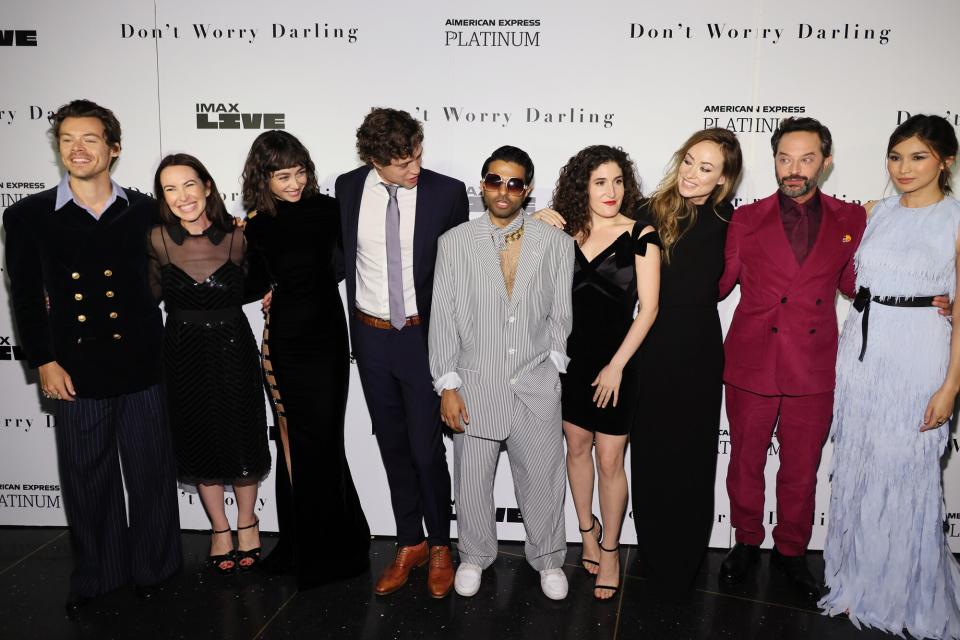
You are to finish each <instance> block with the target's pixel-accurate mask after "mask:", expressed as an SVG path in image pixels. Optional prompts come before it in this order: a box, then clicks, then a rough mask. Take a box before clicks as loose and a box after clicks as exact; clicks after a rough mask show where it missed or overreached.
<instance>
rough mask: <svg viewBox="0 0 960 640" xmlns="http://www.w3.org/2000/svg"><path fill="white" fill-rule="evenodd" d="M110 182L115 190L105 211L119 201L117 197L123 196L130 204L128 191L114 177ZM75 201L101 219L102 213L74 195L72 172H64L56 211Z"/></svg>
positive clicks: (58, 186) (59, 186) (58, 189)
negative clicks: (71, 182) (82, 202)
mask: <svg viewBox="0 0 960 640" xmlns="http://www.w3.org/2000/svg"><path fill="white" fill-rule="evenodd" d="M110 184H111V185H112V186H113V192H112V193H111V194H110V197H109V198H108V199H107V205H106V206H105V207H104V208H103V210H104V211H106V210H107V209H109V208H110V206H111V205H112V204H113V203H114V202H116V201H117V198H123V200H124V201H125V202H126V203H127V204H130V198H128V197H127V192H126V191H124V190H123V187H121V186H120V185H118V184H117V183H116V182H114V181H113V180H112V179H111V180H110ZM70 201H73V202H74V203H75V204H76V205H77V206H78V207H80V208H81V209H83V210H84V211H86V212H87V213H89V214H90V215H92V216H93V217H94V218H96V219H98V220H99V219H100V215H99V214H98V213H97V212H96V211H94V210H93V209H91V208H90V207H87V206H86V205H82V204H80V202H79V201H78V200H77V198H76V197H75V196H74V195H73V189H71V188H70V174H69V173H65V174H63V178H61V180H60V184H58V185H57V201H56V203H55V204H54V205H53V210H54V211H59V210H60V209H62V208H63V207H64V205H66V204H67V203H68V202H70Z"/></svg>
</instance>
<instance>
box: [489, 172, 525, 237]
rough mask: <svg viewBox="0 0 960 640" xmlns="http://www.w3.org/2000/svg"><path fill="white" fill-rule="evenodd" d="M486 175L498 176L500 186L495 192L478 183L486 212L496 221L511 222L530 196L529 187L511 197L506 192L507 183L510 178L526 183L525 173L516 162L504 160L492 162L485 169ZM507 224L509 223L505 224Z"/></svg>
mask: <svg viewBox="0 0 960 640" xmlns="http://www.w3.org/2000/svg"><path fill="white" fill-rule="evenodd" d="M487 173H488V174H491V173H493V174H496V175H498V176H500V178H501V180H500V184H499V187H498V188H497V190H496V191H494V190H492V189H490V188H489V187H488V186H485V183H484V182H481V183H480V190H481V192H482V194H483V204H485V205H486V206H487V211H489V212H490V215H492V216H493V217H494V218H497V219H498V220H506V221H509V220H512V219H513V218H514V216H516V215H517V213H518V212H519V211H520V209H521V207H523V203H524V201H525V200H526V199H527V196H529V195H530V187H529V186H527V188H525V189H524V190H523V192H522V193H520V194H515V195H511V194H510V193H508V192H507V183H508V182H509V181H510V179H511V178H517V179H519V180H520V181H522V182H524V183H526V171H525V170H524V168H523V167H522V166H520V165H519V164H517V163H516V162H507V161H506V160H494V161H493V162H491V163H490V166H488V167H487ZM507 224H509V222H507Z"/></svg>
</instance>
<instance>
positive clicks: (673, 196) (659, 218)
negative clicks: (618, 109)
mask: <svg viewBox="0 0 960 640" xmlns="http://www.w3.org/2000/svg"><path fill="white" fill-rule="evenodd" d="M701 142H713V143H715V144H717V145H719V147H720V153H721V154H722V155H723V170H722V176H723V177H724V178H725V180H724V181H723V184H718V185H717V186H716V187H715V188H714V190H713V193H711V194H710V197H709V200H708V201H709V202H710V203H711V204H712V205H713V206H714V207H716V206H717V205H718V204H720V203H721V202H724V201H725V200H727V198H728V197H729V196H730V194H731V193H733V189H734V187H735V186H736V182H737V180H738V179H739V178H740V170H741V168H742V167H743V155H742V153H741V152H740V142H739V141H738V140H737V136H735V135H734V134H733V133H732V132H731V131H728V130H727V129H721V128H719V127H714V128H711V129H703V130H702V131H697V132H695V133H694V134H693V135H692V136H690V137H689V138H687V141H686V142H684V143H683V146H682V147H680V148H679V149H678V150H677V152H676V153H674V154H673V158H671V160H670V164H669V166H668V167H667V172H666V174H665V175H664V177H663V180H662V181H661V182H660V184H659V185H658V186H657V190H656V191H655V192H654V194H653V195H652V196H650V201H649V205H648V208H649V211H650V214H651V216H652V217H653V221H654V223H655V224H656V225H657V231H658V232H659V234H660V241H661V242H662V243H663V259H664V261H665V262H668V263H669V262H670V251H671V249H673V246H674V245H675V244H676V243H677V241H678V240H680V238H681V237H683V235H684V234H685V233H686V232H687V231H689V230H690V229H692V228H693V226H694V225H695V224H696V223H697V207H696V205H694V204H693V203H692V202H690V201H689V200H687V199H686V198H684V197H683V196H682V195H680V190H679V189H678V188H677V182H678V181H679V176H680V166H681V165H682V164H683V159H684V158H686V157H687V152H689V151H690V149H691V147H693V146H694V145H697V144H699V143H701Z"/></svg>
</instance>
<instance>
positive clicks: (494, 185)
mask: <svg viewBox="0 0 960 640" xmlns="http://www.w3.org/2000/svg"><path fill="white" fill-rule="evenodd" d="M502 184H504V180H503V176H499V175H497V174H495V173H488V174H487V175H485V176H483V189H484V191H500V186H501V185H502ZM506 184H507V194H508V195H511V196H514V197H517V196H522V195H523V192H524V190H526V188H527V183H526V182H524V181H523V178H509V179H508V180H507V181H506Z"/></svg>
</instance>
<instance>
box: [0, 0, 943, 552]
mask: <svg viewBox="0 0 960 640" xmlns="http://www.w3.org/2000/svg"><path fill="white" fill-rule="evenodd" d="M565 4H566V6H564V4H562V3H554V2H548V1H545V0H531V1H528V2H524V3H520V4H515V5H514V6H511V7H509V8H490V7H488V6H485V5H482V4H476V3H470V4H467V3H451V2H444V1H441V0H420V1H419V2H415V3H387V2H383V1H382V0H375V1H374V2H372V3H362V4H353V3H345V2H341V3H333V2H316V1H310V0H277V1H276V2H269V3H259V2H258V3H253V2H235V1H227V0H207V1H205V2H195V1H187V0H154V1H151V0H122V1H121V0H95V1H93V2H87V3H79V4H77V3H62V2H55V1H54V0H34V1H33V2H30V3H26V2H10V3H7V4H6V5H5V7H4V11H3V15H2V16H0V86H3V87H4V91H3V94H2V96H0V149H2V150H3V151H2V154H0V210H2V209H4V208H6V207H7V206H9V205H10V204H12V203H13V202H16V201H17V200H18V199H20V198H22V197H24V196H26V195H29V194H31V193H34V192H36V191H39V190H43V189H46V188H49V187H51V186H53V185H55V184H56V183H57V181H58V179H59V176H60V168H59V166H58V164H57V159H56V155H55V153H54V150H53V147H52V145H51V144H50V142H49V138H48V135H47V128H48V125H47V121H46V116H47V115H48V114H49V113H50V112H51V111H52V110H54V109H56V108H57V107H58V106H59V105H61V104H63V103H65V102H67V101H69V100H70V99H73V98H79V97H85V98H89V99H92V100H95V101H97V102H99V103H102V104H104V105H107V106H109V107H110V108H112V109H113V110H114V111H115V112H116V114H117V115H118V117H119V118H120V121H121V123H122V125H123V131H124V135H123V153H122V155H121V158H120V161H119V163H118V164H117V166H116V169H115V171H114V177H115V178H116V180H117V181H118V182H120V184H122V185H124V186H128V187H132V188H134V189H138V190H141V191H147V192H148V191H150V189H151V182H152V177H153V172H154V169H155V167H156V165H157V163H158V161H159V159H160V158H161V157H162V156H163V155H164V154H167V153H171V152H177V151H185V152H190V153H193V154H195V155H197V156H198V157H200V158H201V159H202V160H203V161H204V162H205V163H206V164H207V166H208V167H209V168H210V169H211V171H212V172H213V174H214V176H215V177H216V179H217V181H218V182H219V185H220V188H221V190H222V191H223V193H224V196H225V197H226V199H227V204H228V206H229V208H230V210H231V211H232V212H233V213H234V214H235V215H242V213H243V212H242V208H241V204H240V193H239V192H240V184H239V175H240V171H241V168H242V164H243V160H244V157H245V154H246V151H247V149H248V148H249V145H250V143H251V141H252V140H253V139H254V137H255V136H256V135H257V134H258V133H260V132H261V131H262V130H263V129H265V128H284V129H286V130H288V131H290V132H291V133H293V134H295V135H297V136H299V137H300V138H301V139H302V140H303V141H304V142H305V143H306V144H307V146H308V147H309V148H310V150H311V152H312V154H313V158H314V161H315V163H316V165H317V170H318V173H319V178H320V182H321V185H322V187H323V189H325V190H327V191H332V188H333V183H334V179H335V178H336V176H337V175H338V174H340V173H342V172H344V171H347V170H349V169H351V168H353V167H354V166H356V165H357V164H358V160H357V158H356V154H355V151H354V135H355V131H356V128H357V126H358V125H359V124H360V121H361V119H362V118H363V116H364V114H365V113H366V112H367V111H368V110H369V108H370V107H371V106H375V105H376V106H393V107H398V108H402V109H406V110H407V111H409V112H410V113H412V114H414V115H415V116H416V117H418V118H419V119H420V120H422V121H423V122H424V128H425V131H426V140H425V150H426V153H425V156H424V159H425V164H426V166H428V167H430V168H431V169H434V170H436V171H440V172H442V173H446V174H449V175H452V176H456V177H457V178H460V179H462V180H463V181H464V182H466V183H467V185H468V189H469V195H470V196H471V215H473V216H476V215H479V214H480V213H481V212H482V210H483V208H482V205H481V202H480V197H479V191H478V187H477V184H478V182H479V175H478V174H479V171H480V165H481V163H482V161H483V160H484V159H485V158H486V156H487V154H488V153H489V152H490V151H491V150H493V149H494V148H496V147H497V146H499V145H501V144H513V145H516V146H519V147H522V148H524V149H526V150H528V151H529V152H530V154H531V155H532V157H533V159H534V162H535V163H536V166H537V176H538V180H537V182H536V184H535V189H534V194H533V195H534V199H535V203H534V204H535V206H536V207H540V206H543V205H546V204H547V203H548V201H549V198H550V193H551V191H552V188H553V184H554V181H555V179H556V176H557V174H558V171H559V169H560V167H561V166H563V164H564V163H565V162H566V160H567V159H568V158H569V157H570V156H571V155H573V154H574V153H576V152H577V151H578V150H579V149H580V148H582V147H584V146H586V145H589V144H598V143H602V144H611V145H618V146H622V147H623V148H624V149H626V150H627V151H628V152H629V153H630V154H631V155H632V157H633V158H634V160H635V161H636V163H637V167H638V169H639V172H640V174H641V177H642V180H643V186H644V191H645V192H649V191H651V190H652V189H653V188H654V187H655V185H656V183H657V182H658V181H659V179H660V176H661V175H662V172H663V170H664V167H665V165H666V163H667V161H668V160H669V158H670V155H671V153H672V152H673V151H674V150H675V149H676V147H677V146H679V144H680V143H681V142H682V141H683V140H684V139H685V138H686V137H687V136H688V135H689V134H690V133H691V132H693V131H694V130H696V129H700V128H704V127H708V126H722V127H727V128H729V129H731V130H733V131H735V132H736V133H737V134H738V135H739V137H740V141H741V144H742V145H743V149H744V156H745V158H744V159H745V167H746V169H745V174H744V177H743V180H742V183H741V184H740V187H739V191H738V193H737V199H738V202H750V201H753V200H754V199H756V198H760V197H763V196H766V195H768V194H770V193H772V192H773V191H774V189H775V181H774V174H773V166H772V158H771V152H770V147H769V138H770V133H771V131H772V130H773V129H774V128H775V127H776V124H777V122H778V121H779V119H780V118H782V117H786V116H787V115H809V116H814V117H817V118H819V119H821V120H822V121H823V122H824V123H826V124H827V125H828V126H829V127H830V128H831V129H832V131H833V134H834V139H835V154H834V155H835V164H834V169H833V171H832V172H831V173H830V175H829V177H828V179H827V180H826V182H825V184H824V190H825V191H826V192H827V193H829V194H835V195H837V196H838V197H841V198H843V199H847V200H854V201H864V200H867V199H871V198H876V197H878V196H883V195H888V194H890V193H892V187H891V186H890V184H889V182H888V180H887V177H886V174H885V170H884V151H885V143H886V139H887V137H888V135H889V134H890V132H891V131H892V130H893V128H894V127H895V126H896V125H897V124H898V123H899V122H901V121H902V120H903V119H904V118H905V117H907V116H908V115H909V114H911V113H919V112H925V113H937V114H941V115H944V116H946V117H947V118H949V119H950V120H951V122H953V123H954V124H958V123H960V86H958V84H957V82H956V81H955V79H954V71H955V65H956V63H957V60H958V53H960V45H958V44H957V40H956V37H955V30H956V25H957V24H960V4H957V3H956V2H955V0H925V1H924V2H922V3H919V4H918V3H913V4H911V3H903V2H898V1H894V0H846V1H844V2H835V1H833V0H808V1H807V2H806V3H804V4H803V7H802V11H798V10H797V7H795V6H793V5H788V4H784V3H782V2H776V1H774V0H728V1H726V2H722V3H715V2H714V3H707V2H696V1H693V0H679V1H677V2H672V3H653V2H629V1H628V0H606V1H603V2H598V3H591V4H584V3H565ZM8 292H9V290H8V285H7V286H4V287H0V306H2V309H3V310H2V312H0V389H2V391H0V524H2V525H10V524H21V525H62V524H64V522H65V520H64V515H63V503H62V498H61V494H60V488H59V480H58V474H57V465H56V458H55V452H54V437H53V429H54V428H55V425H54V423H53V418H52V416H51V415H50V411H51V409H52V407H51V406H50V405H49V404H47V403H46V402H45V401H43V400H41V397H40V393H39V390H38V387H37V384H36V382H37V379H36V375H35V373H34V372H32V371H29V370H27V369H26V367H25V365H24V363H23V361H22V357H23V356H22V353H21V352H20V350H19V347H18V343H17V337H16V330H15V328H14V326H13V322H12V319H11V314H10V311H9V302H8ZM736 303H737V294H736V293H734V295H733V296H731V298H730V299H728V300H726V301H725V302H723V303H722V304H721V305H720V311H721V317H722V318H723V320H724V324H725V325H726V324H728V323H729V320H730V317H731V314H732V312H733V309H734V307H735V306H736ZM837 304H838V310H839V312H840V316H841V318H842V317H843V316H844V315H845V314H846V312H847V309H848V306H849V305H848V302H846V301H844V300H842V299H841V300H839V301H838V303H837ZM247 312H248V315H249V317H250V319H251V323H252V324H253V325H254V331H259V329H260V327H261V326H262V319H261V318H260V314H259V310H258V307H257V306H256V305H251V306H250V307H249V308H248V309H247ZM317 427H318V428H335V425H317ZM665 428H669V425H665ZM678 437H683V436H682V434H678ZM346 442H347V453H348V456H349V459H350V465H351V468H352V470H353V475H354V478H355V480H356V482H357V486H358V488H359V491H360V496H361V499H362V501H363V504H364V507H365V510H366V513H367V517H368V518H369V520H370V524H371V528H372V530H373V532H374V533H376V534H383V535H390V534H393V533H394V525H393V519H392V515H391V510H390V502H389V497H388V491H387V484H386V479H385V476H384V471H383V467H382V465H381V462H380V457H379V455H378V452H377V448H376V444H375V442H374V439H373V436H372V435H371V432H370V420H369V417H368V415H367V412H366V408H365V406H364V402H363V397H362V391H361V389H360V384H359V380H358V378H357V377H356V375H355V374H354V375H353V378H352V379H351V390H350V400H349V407H348V413H347V424H346ZM271 446H272V445H271ZM957 447H958V442H957V440H956V439H954V440H952V446H951V449H952V450H956V449H957ZM776 448H777V444H776V440H774V441H773V442H772V443H771V449H770V457H769V460H768V465H767V478H768V486H769V487H770V488H771V489H772V486H773V484H774V478H775V474H776V471H777V457H776ZM449 449H450V447H449V446H448V450H449ZM718 453H719V465H718V472H717V483H716V496H717V503H716V511H717V513H716V521H715V528H714V534H713V538H712V544H713V545H714V546H718V547H726V546H728V545H729V544H730V542H731V530H730V525H729V516H728V514H729V507H728V501H727V496H726V491H725V488H724V480H725V473H726V465H727V461H728V455H729V436H728V434H727V427H726V420H725V418H724V421H723V425H722V426H721V433H720V448H719V452H718ZM448 455H449V453H448ZM955 457H956V456H955ZM830 458H831V450H830V446H829V445H827V447H826V448H825V450H824V456H823V462H822V464H821V470H820V478H819V490H818V495H817V507H816V515H815V521H814V533H813V541H812V545H811V546H812V547H813V548H819V546H820V545H821V544H822V541H823V539H824V534H825V530H826V517H827V501H828V497H829V483H828V479H827V471H828V469H829V467H830ZM628 460H629V457H628ZM499 473H500V475H499V476H498V478H497V487H496V495H497V505H498V507H500V509H498V517H499V519H500V525H499V532H500V536H501V537H502V538H504V539H519V538H522V537H523V529H522V525H521V524H519V523H518V522H517V512H516V501H515V498H514V495H513V490H512V486H511V482H510V477H509V468H508V465H506V464H502V465H501V466H500V471H499ZM944 483H945V485H946V489H947V507H948V508H947V511H948V513H949V514H950V518H949V524H950V535H951V543H952V544H953V548H954V550H955V551H960V461H957V460H953V461H952V462H950V463H948V464H947V466H946V471H945V474H944ZM171 490H174V488H172V487H171ZM649 490H651V491H656V487H650V488H649ZM178 491H179V492H180V508H181V511H180V513H181V521H182V524H183V527H184V528H189V529H202V528H206V527H208V526H209V525H208V523H207V520H206V517H205V516H204V514H203V511H202V509H201V507H200V504H199V501H198V499H197V495H196V493H195V492H194V490H193V488H191V487H180V488H179V489H178ZM228 503H230V504H231V505H232V499H230V498H229V497H228ZM318 506H319V505H318ZM767 506H768V511H769V517H768V518H767V521H768V526H772V524H773V523H774V522H775V511H774V499H773V491H772V490H768V503H767ZM259 507H260V511H261V517H262V521H263V529H264V530H273V529H275V527H276V515H275V511H274V503H273V476H272V475H271V476H270V477H268V478H267V479H266V480H265V481H264V483H263V485H262V489H261V501H260V505H259ZM631 517H633V514H632V512H631ZM638 517H653V514H642V515H641V516H638ZM575 523H576V519H575V517H574V514H573V507H572V503H571V501H569V500H568V501H567V525H568V526H567V531H568V534H569V535H571V536H575V535H576V528H575ZM674 526H678V527H679V526H684V523H682V522H677V523H674ZM571 539H574V538H573V537H572V538H571ZM623 541H624V542H633V541H634V533H633V531H632V526H631V524H630V522H629V521H628V522H627V525H626V526H625V528H624V532H623ZM768 543H769V542H768Z"/></svg>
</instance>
